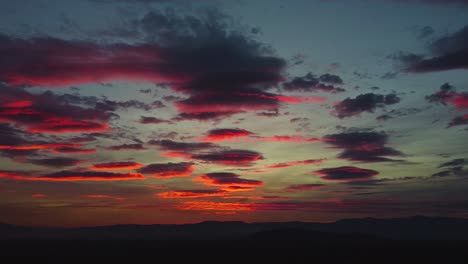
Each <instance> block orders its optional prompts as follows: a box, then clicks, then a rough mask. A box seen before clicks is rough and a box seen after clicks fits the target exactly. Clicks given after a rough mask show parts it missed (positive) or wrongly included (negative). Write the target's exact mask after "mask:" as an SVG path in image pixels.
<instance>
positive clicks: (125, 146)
mask: <svg viewBox="0 0 468 264" xmlns="http://www.w3.org/2000/svg"><path fill="white" fill-rule="evenodd" d="M107 149H109V150H145V149H146V148H145V147H144V146H143V144H139V143H135V144H121V145H115V146H110V147H108V148H107Z"/></svg>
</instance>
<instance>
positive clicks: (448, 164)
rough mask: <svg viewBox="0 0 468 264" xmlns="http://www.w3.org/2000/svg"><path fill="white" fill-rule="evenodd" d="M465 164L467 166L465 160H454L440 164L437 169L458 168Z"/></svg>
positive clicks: (467, 162)
mask: <svg viewBox="0 0 468 264" xmlns="http://www.w3.org/2000/svg"><path fill="white" fill-rule="evenodd" d="M467 164H468V161H467V160H465V159H454V160H451V161H448V162H445V163H442V164H440V165H439V166H438V167H437V168H444V167H458V166H464V165H467Z"/></svg>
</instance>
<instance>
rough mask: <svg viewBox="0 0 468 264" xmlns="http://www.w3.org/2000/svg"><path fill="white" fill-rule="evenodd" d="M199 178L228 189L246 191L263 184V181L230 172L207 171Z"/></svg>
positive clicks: (209, 183) (210, 184) (208, 183)
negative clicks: (243, 177)
mask: <svg viewBox="0 0 468 264" xmlns="http://www.w3.org/2000/svg"><path fill="white" fill-rule="evenodd" d="M197 180H198V181H200V182H202V183H204V184H206V185H209V186H221V187H223V190H226V191H244V190H250V189H251V188H253V187H256V186H262V185H263V182H261V181H257V180H248V179H242V178H240V175H238V174H235V173H230V172H212V173H207V174H205V175H202V176H200V177H199V178H198V179H197ZM244 188H247V189H244Z"/></svg>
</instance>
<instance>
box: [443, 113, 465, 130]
mask: <svg viewBox="0 0 468 264" xmlns="http://www.w3.org/2000/svg"><path fill="white" fill-rule="evenodd" d="M462 125H468V114H465V115H462V116H457V117H454V118H453V119H452V121H450V123H449V124H448V126H447V127H454V126H462Z"/></svg>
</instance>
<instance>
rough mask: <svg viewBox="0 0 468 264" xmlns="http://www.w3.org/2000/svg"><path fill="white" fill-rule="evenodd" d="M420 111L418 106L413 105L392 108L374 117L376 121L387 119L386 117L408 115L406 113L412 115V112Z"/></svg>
mask: <svg viewBox="0 0 468 264" xmlns="http://www.w3.org/2000/svg"><path fill="white" fill-rule="evenodd" d="M420 112H422V109H420V108H414V107H411V108H400V109H394V110H392V111H390V112H387V113H385V114H383V115H380V116H378V117H376V119H377V120H378V121H387V120H388V119H392V118H395V117H404V116H408V115H414V114H417V113H420Z"/></svg>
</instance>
